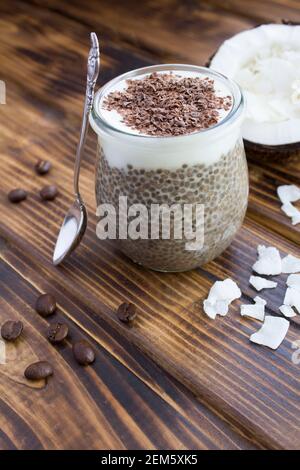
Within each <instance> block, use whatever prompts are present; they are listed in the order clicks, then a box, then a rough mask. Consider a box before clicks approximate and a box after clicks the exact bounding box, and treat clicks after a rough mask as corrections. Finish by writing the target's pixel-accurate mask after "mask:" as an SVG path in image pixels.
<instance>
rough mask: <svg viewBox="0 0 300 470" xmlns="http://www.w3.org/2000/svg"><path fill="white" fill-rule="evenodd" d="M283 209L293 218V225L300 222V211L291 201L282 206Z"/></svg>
mask: <svg viewBox="0 0 300 470" xmlns="http://www.w3.org/2000/svg"><path fill="white" fill-rule="evenodd" d="M281 210H282V211H283V212H284V213H285V214H286V215H287V216H288V217H290V218H291V219H292V225H297V224H299V223H300V211H299V209H297V207H295V206H293V204H292V203H291V202H286V203H285V204H283V205H282V206H281Z"/></svg>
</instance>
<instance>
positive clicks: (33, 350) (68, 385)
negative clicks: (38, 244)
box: [0, 248, 256, 449]
mask: <svg viewBox="0 0 300 470" xmlns="http://www.w3.org/2000/svg"><path fill="white" fill-rule="evenodd" d="M4 254H5V256H7V258H10V261H12V260H13V259H14V264H15V265H16V267H17V268H16V269H20V271H21V272H22V276H21V275H20V274H18V273H17V271H16V269H13V268H12V267H10V266H9V265H8V264H7V263H5V262H3V261H2V262H1V264H0V275H1V281H2V282H1V285H0V312H1V322H2V321H5V320H6V319H22V321H23V322H24V334H23V336H22V339H20V340H19V341H18V342H17V343H16V344H14V345H9V344H7V349H6V354H7V365H6V366H1V368H0V390H1V401H0V410H1V418H0V425H1V432H2V433H3V447H2V446H1V439H0V448H1V449H3V448H5V445H6V446H8V447H9V445H10V446H12V443H13V446H15V447H16V448H18V449H26V448H33V449H39V448H41V449H44V448H47V449H78V448H85V449H102V448H104V449H105V448H106V449H122V448H149V449H150V448H170V449H171V448H175V449H176V448H189V446H192V447H193V448H202V449H203V448H204V449H205V448H213V447H216V448H224V449H225V448H231V449H232V448H236V449H238V448H245V447H246V448H254V447H256V446H255V444H254V443H251V442H250V441H247V440H246V439H245V438H244V437H242V436H241V435H240V433H237V432H234V431H232V430H231V429H230V428H229V426H228V425H226V423H224V422H222V420H221V419H219V418H218V417H217V416H215V415H214V413H213V412H211V411H209V410H207V409H205V407H204V405H201V404H200V403H198V402H196V400H195V399H194V398H193V397H191V396H190V395H189V394H188V393H186V391H185V390H184V389H183V387H182V386H180V385H179V384H177V383H176V382H175V381H174V380H173V379H171V378H170V377H168V376H166V375H165V374H162V373H161V372H160V371H159V370H158V368H157V367H156V366H155V365H154V364H153V363H151V361H149V360H148V359H146V358H145V357H143V355H142V354H141V353H139V352H138V351H136V350H135V349H134V348H133V347H132V346H131V345H130V343H128V341H127V340H126V339H124V338H122V336H120V335H118V333H117V332H115V331H112V330H111V328H110V327H109V326H108V325H107V324H106V323H105V322H104V321H103V320H100V322H98V323H95V321H93V316H94V317H95V312H92V311H88V312H87V311H86V310H87V307H86V305H82V306H80V305H77V304H76V303H74V300H75V299H72V296H70V295H69V296H66V295H65V297H64V298H62V297H61V296H62V292H61V289H59V288H58V289H56V288H55V285H53V283H52V282H49V283H48V282H47V283H46V284H42V285H40V281H41V279H42V276H41V273H39V272H38V269H39V268H38V267H37V266H34V265H32V261H31V260H30V259H26V258H25V259H24V258H23V255H22V254H21V253H20V252H18V250H17V249H15V248H14V249H13V251H10V250H9V249H7V248H5V253H2V257H3V255H4ZM22 263H26V265H25V266H22ZM30 271H31V274H30V276H29V277H30V279H31V283H29V281H27V280H25V277H26V276H27V275H28V274H29V272H30ZM33 271H34V273H35V274H34V273H33ZM47 279H50V278H49V277H47ZM35 284H39V285H38V286H37V285H35ZM41 287H42V288H43V289H44V290H46V291H50V292H52V293H53V294H55V295H56V296H57V297H58V298H59V301H60V302H61V303H60V304H59V308H58V311H57V313H56V314H55V316H53V317H51V318H48V319H44V318H41V317H40V316H39V315H37V313H36V312H35V310H34V308H33V306H34V304H35V300H36V298H37V296H38V295H39V293H40V292H41V291H39V290H38V288H41ZM16 292H17V294H16ZM61 305H62V307H61ZM53 321H64V322H67V324H68V326H69V329H70V335H69V338H68V340H67V341H66V344H65V345H62V346H59V347H53V346H52V345H50V344H49V343H48V341H47V339H46V338H45V332H46V329H47V326H48V325H49V324H50V323H51V322H53ZM87 330H89V331H90V334H88V333H87ZM82 338H85V339H88V341H90V342H91V343H92V344H93V345H94V347H95V348H96V351H97V354H96V356H97V357H96V363H95V365H93V367H89V368H82V367H80V366H78V365H77V364H76V363H75V361H74V359H73V356H72V352H71V343H72V342H73V341H75V340H79V339H82ZM12 349H13V350H12ZM28 350H30V353H29V352H28ZM42 359H47V360H48V361H50V362H51V363H52V364H53V367H54V377H52V378H50V379H49V380H48V383H47V385H46V384H45V383H42V384H40V385H39V386H38V388H37V387H36V386H35V385H34V383H32V382H29V381H27V380H26V379H24V376H23V373H24V369H25V367H26V366H27V365H28V364H29V363H31V362H34V361H36V360H42ZM0 437H1V436H0ZM25 437H26V438H25ZM4 442H5V445H4Z"/></svg>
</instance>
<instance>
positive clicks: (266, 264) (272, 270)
mask: <svg viewBox="0 0 300 470" xmlns="http://www.w3.org/2000/svg"><path fill="white" fill-rule="evenodd" d="M257 252H258V260H257V261H256V262H255V263H254V265H253V267H252V269H253V271H256V272H257V273H258V274H265V275H276V274H281V271H282V264H281V258H280V254H279V251H278V250H277V248H275V247H273V246H269V247H265V246H264V245H258V247H257Z"/></svg>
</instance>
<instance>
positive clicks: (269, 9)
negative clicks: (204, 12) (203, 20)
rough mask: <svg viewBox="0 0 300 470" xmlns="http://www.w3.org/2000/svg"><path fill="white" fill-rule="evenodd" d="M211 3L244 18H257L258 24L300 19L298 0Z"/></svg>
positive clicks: (216, 1)
mask: <svg viewBox="0 0 300 470" xmlns="http://www.w3.org/2000/svg"><path fill="white" fill-rule="evenodd" d="M209 3H210V5H212V6H213V7H216V8H218V9H220V12H221V11H226V12H227V13H231V14H236V15H239V16H241V17H243V18H247V19H251V20H255V21H256V22H257V24H260V23H263V22H266V23H267V22H268V23H270V22H275V23H277V22H280V21H281V20H282V19H288V20H292V21H295V22H299V21H300V5H299V2H298V1H297V0H264V1H263V2H261V1H260V0H246V1H245V0H243V1H242V2H241V1H240V0H226V1H222V0H209Z"/></svg>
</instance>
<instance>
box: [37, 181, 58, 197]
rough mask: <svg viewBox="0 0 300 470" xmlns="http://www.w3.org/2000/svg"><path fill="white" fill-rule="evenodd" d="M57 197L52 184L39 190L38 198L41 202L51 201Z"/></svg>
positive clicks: (55, 189) (56, 191)
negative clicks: (39, 197)
mask: <svg viewBox="0 0 300 470" xmlns="http://www.w3.org/2000/svg"><path fill="white" fill-rule="evenodd" d="M57 195H58V189H57V187H56V186H55V185H54V184H50V185H49V186H44V187H43V188H42V189H41V190H40V196H41V198H42V199H43V201H53V199H55V198H56V196H57Z"/></svg>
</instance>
